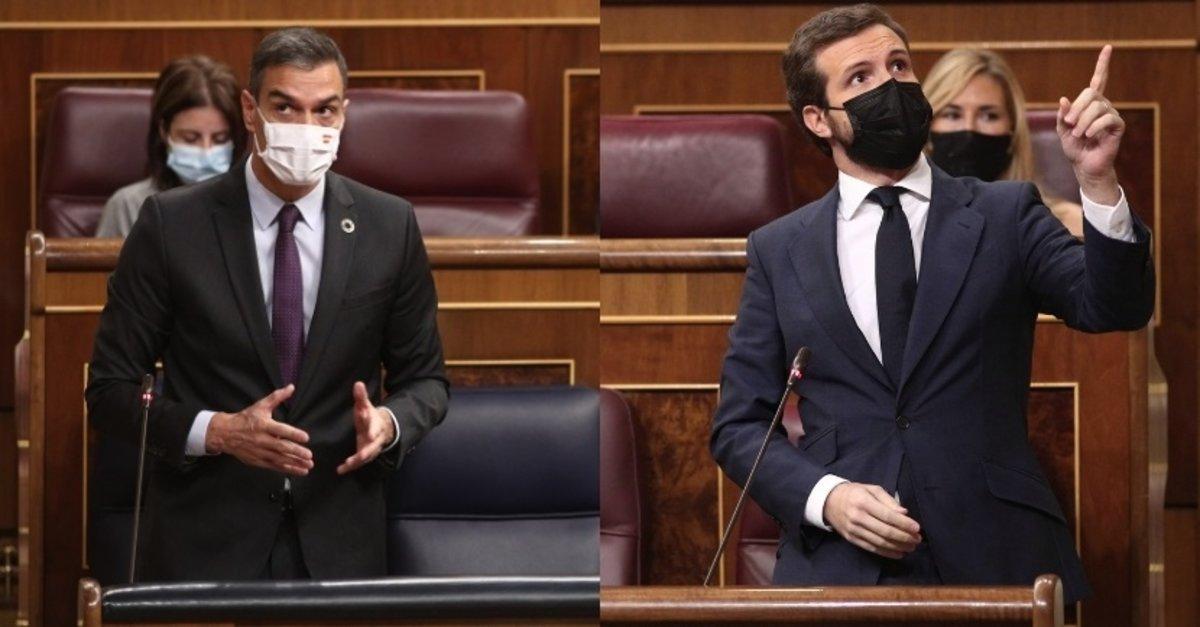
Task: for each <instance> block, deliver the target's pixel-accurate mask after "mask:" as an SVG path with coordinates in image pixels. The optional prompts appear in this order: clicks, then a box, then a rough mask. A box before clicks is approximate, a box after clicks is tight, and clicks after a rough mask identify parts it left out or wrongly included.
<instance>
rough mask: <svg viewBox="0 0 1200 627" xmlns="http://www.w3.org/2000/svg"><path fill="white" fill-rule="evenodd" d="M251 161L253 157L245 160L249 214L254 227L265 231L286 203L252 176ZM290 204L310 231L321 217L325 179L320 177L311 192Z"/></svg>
mask: <svg viewBox="0 0 1200 627" xmlns="http://www.w3.org/2000/svg"><path fill="white" fill-rule="evenodd" d="M253 159H254V157H250V158H249V159H246V191H247V192H249V195H250V213H251V214H252V215H253V216H254V227H255V228H257V229H258V230H260V231H265V230H267V228H269V227H270V226H271V225H272V224H274V223H275V217H276V216H278V215H279V210H280V209H283V206H284V205H286V204H287V202H286V201H284V200H283V199H282V198H280V197H278V196H276V195H275V194H274V193H272V192H271V190H269V189H267V188H266V187H265V186H264V185H263V184H262V182H261V181H259V180H258V177H257V176H255V174H254V168H252V167H250V161H251V160H253ZM292 204H294V205H296V208H297V209H299V210H300V215H301V216H302V217H303V218H304V220H302V221H301V224H304V225H305V226H307V227H308V228H310V229H311V228H313V227H314V225H316V223H317V219H318V218H320V217H321V209H322V208H323V207H324V205H325V177H323V176H322V177H321V180H320V181H319V182H318V183H317V186H316V187H314V188H313V189H312V191H311V192H309V193H307V194H305V195H304V196H303V197H302V198H300V199H299V200H297V201H295V202H294V203H292Z"/></svg>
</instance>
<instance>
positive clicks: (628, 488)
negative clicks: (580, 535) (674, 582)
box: [600, 389, 642, 586]
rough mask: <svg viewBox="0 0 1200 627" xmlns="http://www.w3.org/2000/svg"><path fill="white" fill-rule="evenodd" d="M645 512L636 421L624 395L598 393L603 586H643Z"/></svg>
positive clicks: (605, 391) (601, 582)
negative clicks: (642, 563) (642, 557)
mask: <svg viewBox="0 0 1200 627" xmlns="http://www.w3.org/2000/svg"><path fill="white" fill-rule="evenodd" d="M641 538H642V509H641V496H640V493H639V490H638V474H637V455H636V450H635V447H634V433H633V419H632V417H631V416H630V415H629V406H628V405H626V404H625V400H624V399H623V398H621V395H620V394H617V393H616V392H613V391H612V390H607V389H605V390H601V391H600V585H603V586H630V585H637V584H639V583H641V578H642V572H641V571H642V568H641V555H642V551H641Z"/></svg>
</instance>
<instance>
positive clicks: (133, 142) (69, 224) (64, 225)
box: [37, 87, 151, 237]
mask: <svg viewBox="0 0 1200 627" xmlns="http://www.w3.org/2000/svg"><path fill="white" fill-rule="evenodd" d="M150 96H151V90H149V89H131V88H109V87H67V88H65V89H63V90H62V91H60V92H58V95H57V96H56V97H55V99H54V105H53V107H52V108H51V110H50V117H49V118H48V120H47V124H46V129H45V133H46V141H45V148H44V149H43V154H42V160H41V164H40V165H39V170H38V172H39V174H40V176H41V182H40V184H39V186H38V224H37V228H39V229H41V230H42V232H44V233H45V234H46V235H47V236H48V237H91V236H92V235H94V234H95V233H96V225H97V224H98V223H99V222H100V214H101V212H103V210H104V203H105V201H107V200H108V197H109V196H111V195H112V194H113V192H115V191H117V190H118V189H120V188H121V187H124V186H125V185H128V184H130V183H133V182H135V181H139V180H141V179H143V178H145V177H146V129H147V128H149V126H150Z"/></svg>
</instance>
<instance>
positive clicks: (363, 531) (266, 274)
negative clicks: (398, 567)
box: [87, 29, 448, 580]
mask: <svg viewBox="0 0 1200 627" xmlns="http://www.w3.org/2000/svg"><path fill="white" fill-rule="evenodd" d="M346 73H347V72H346V62H345V60H344V58H343V57H342V54H341V52H340V51H339V50H338V48H337V46H336V44H334V42H333V41H332V40H331V39H329V38H328V37H326V36H325V35H322V34H320V33H317V32H315V31H312V30H310V29H286V30H282V31H278V32H275V33H272V34H270V35H268V36H267V37H266V38H265V39H263V41H262V43H261V44H260V45H259V48H258V49H257V51H256V52H255V54H254V59H253V61H252V65H251V69H250V77H251V78H250V88H249V90H248V91H244V92H243V93H242V105H243V115H244V119H245V124H246V128H247V129H248V130H249V131H250V133H251V134H252V137H253V139H254V145H253V148H252V154H251V155H250V157H249V159H248V160H247V161H245V162H243V163H241V164H239V165H237V166H235V167H234V168H232V169H231V170H230V172H229V173H227V174H225V175H223V176H220V177H217V178H214V179H211V180H209V181H206V182H203V183H199V184H196V185H192V186H188V187H185V188H180V189H177V190H172V191H170V192H167V193H163V194H160V195H158V196H154V197H151V198H150V199H149V200H147V202H146V204H145V206H144V207H143V208H142V210H141V213H140V216H139V218H138V221H137V223H136V224H135V225H134V227H133V230H132V232H131V233H130V235H129V237H128V239H127V240H126V241H125V244H124V248H123V249H122V251H121V256H120V260H119V261H118V263H117V268H116V271H115V272H114V273H113V275H112V277H111V278H110V280H109V288H108V303H107V305H106V306H105V308H104V312H103V314H102V315H101V318H100V327H99V330H98V331H97V334H96V342H95V348H94V353H93V357H92V361H91V381H90V383H89V385H88V389H87V401H88V408H89V411H90V414H89V415H90V416H91V417H92V420H93V421H94V423H95V424H96V425H97V426H98V427H99V428H100V429H102V430H104V431H106V432H109V433H111V434H114V435H117V436H120V437H124V438H126V439H129V440H131V441H133V440H136V438H137V434H138V433H139V429H138V421H137V418H136V416H137V414H138V412H137V407H138V396H139V394H138V387H139V385H138V382H139V380H140V379H141V377H142V375H143V373H147V372H151V371H153V369H154V367H155V362H156V361H157V360H161V361H162V365H163V371H164V385H163V393H162V395H161V396H159V397H158V398H155V400H154V402H153V405H152V406H151V410H150V430H149V446H148V451H149V454H150V456H151V463H150V466H149V474H150V480H149V491H148V496H147V501H146V516H145V528H144V530H143V531H144V535H143V537H142V543H141V547H140V567H139V579H143V580H181V579H253V578H274V579H294V578H304V577H309V576H312V577H317V578H345V577H370V576H383V575H385V574H386V565H385V564H386V562H385V556H386V545H385V522H386V521H385V500H384V481H385V479H386V477H387V475H388V473H389V472H390V471H392V470H394V469H395V468H396V467H397V466H398V465H399V464H400V461H401V459H402V457H403V455H404V454H405V452H407V451H409V450H411V449H412V448H413V447H414V446H415V445H416V444H417V442H419V441H420V440H421V438H422V437H424V436H425V434H426V433H428V432H429V430H430V429H432V428H433V427H435V426H436V425H437V424H438V423H439V422H440V421H441V420H442V417H443V416H444V415H445V411H446V403H447V398H448V385H447V382H446V378H445V374H444V364H443V359H442V348H441V340H440V339H439V336H438V330H437V321H436V313H437V295H436V293H435V291H434V285H433V280H432V275H431V272H430V268H429V262H428V260H427V258H426V254H425V248H424V245H423V244H422V240H421V233H420V231H419V230H418V228H417V222H416V219H415V217H414V214H413V210H412V206H411V205H410V204H409V203H407V202H405V201H404V200H402V199H400V198H396V197H394V196H390V195H388V194H384V193H382V192H379V191H376V190H374V189H371V188H368V187H365V186H363V185H360V184H358V183H355V182H354V181H351V180H349V179H347V178H344V177H341V176H338V175H336V174H333V173H329V172H327V170H328V168H329V165H330V164H331V163H332V161H333V159H334V157H335V156H336V152H337V147H338V139H339V132H340V129H341V127H342V125H343V123H344V120H345V108H346V106H347V104H348V103H347V100H346V97H345V85H346ZM381 363H382V365H383V366H384V368H385V369H386V375H387V380H386V389H387V393H388V395H387V398H386V399H385V400H384V401H383V403H382V404H380V405H379V406H375V405H374V404H373V403H372V401H371V399H373V398H378V394H379V388H380V364H381Z"/></svg>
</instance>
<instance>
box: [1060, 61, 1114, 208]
mask: <svg viewBox="0 0 1200 627" xmlns="http://www.w3.org/2000/svg"><path fill="white" fill-rule="evenodd" d="M1111 58H1112V46H1104V48H1103V49H1102V50H1100V57H1099V58H1097V59H1096V70H1095V72H1093V73H1092V82H1091V84H1090V85H1088V86H1087V87H1085V88H1084V90H1083V91H1081V92H1079V96H1078V97H1077V98H1075V101H1074V102H1071V101H1068V100H1067V99H1066V98H1060V99H1059V101H1058V124H1057V128H1058V138H1059V140H1060V141H1061V142H1062V148H1063V152H1064V153H1065V154H1066V155H1067V159H1069V160H1070V161H1071V165H1072V166H1073V167H1074V168H1075V178H1077V179H1079V186H1080V187H1081V188H1082V189H1083V195H1084V196H1087V197H1088V199H1090V200H1092V201H1093V202H1096V203H1099V204H1102V205H1115V204H1117V203H1118V202H1120V200H1121V189H1120V187H1119V186H1118V185H1117V171H1116V170H1115V169H1114V168H1113V162H1114V161H1116V158H1117V149H1118V148H1119V147H1120V146H1121V136H1122V135H1124V134H1125V120H1123V119H1121V114H1120V113H1118V112H1117V109H1116V107H1113V105H1112V103H1111V102H1109V100H1108V98H1106V97H1105V96H1104V89H1105V87H1107V85H1108V62H1109V59H1111Z"/></svg>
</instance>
